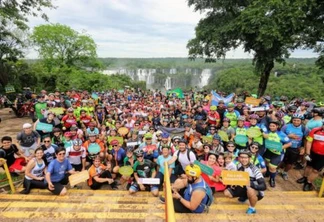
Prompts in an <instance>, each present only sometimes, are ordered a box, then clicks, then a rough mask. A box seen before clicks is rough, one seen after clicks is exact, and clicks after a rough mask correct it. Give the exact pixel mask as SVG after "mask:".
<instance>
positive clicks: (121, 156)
mask: <svg viewBox="0 0 324 222" xmlns="http://www.w3.org/2000/svg"><path fill="white" fill-rule="evenodd" d="M115 152H116V151H115V150H114V149H112V150H111V153H112V155H113V159H115ZM125 157H126V152H125V150H124V149H123V148H119V150H118V151H117V158H116V160H117V162H118V165H119V166H122V165H123V164H124V158H125Z"/></svg>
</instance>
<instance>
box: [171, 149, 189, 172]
mask: <svg viewBox="0 0 324 222" xmlns="http://www.w3.org/2000/svg"><path fill="white" fill-rule="evenodd" d="M186 151H187V158H188V160H189V162H190V152H192V151H191V150H189V149H188V148H187V149H186ZM179 156H180V150H178V153H177V160H176V162H175V168H174V174H175V175H180V174H181V172H182V171H183V169H182V166H181V163H180V162H179Z"/></svg>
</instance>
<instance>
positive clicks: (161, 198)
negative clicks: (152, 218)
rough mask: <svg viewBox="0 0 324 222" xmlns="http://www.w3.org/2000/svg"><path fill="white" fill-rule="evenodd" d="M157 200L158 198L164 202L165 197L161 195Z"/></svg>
mask: <svg viewBox="0 0 324 222" xmlns="http://www.w3.org/2000/svg"><path fill="white" fill-rule="evenodd" d="M159 200H160V202H161V203H163V204H164V203H165V198H164V197H162V196H161V195H160V196H159Z"/></svg>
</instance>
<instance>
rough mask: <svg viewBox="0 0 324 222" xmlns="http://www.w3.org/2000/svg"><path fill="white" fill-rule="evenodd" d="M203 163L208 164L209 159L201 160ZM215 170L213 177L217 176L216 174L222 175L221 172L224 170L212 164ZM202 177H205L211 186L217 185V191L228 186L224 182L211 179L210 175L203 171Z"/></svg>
mask: <svg viewBox="0 0 324 222" xmlns="http://www.w3.org/2000/svg"><path fill="white" fill-rule="evenodd" d="M201 163H202V164H205V165H207V161H201ZM212 168H213V170H214V173H213V175H212V176H213V177H216V176H220V175H221V172H222V169H221V168H220V167H219V166H216V165H214V166H212ZM201 176H202V178H204V180H205V182H206V183H207V184H208V185H209V186H210V187H215V190H216V191H223V190H225V188H226V186H225V185H224V184H223V183H222V182H214V181H211V180H210V179H209V177H208V175H207V174H204V173H202V174H201Z"/></svg>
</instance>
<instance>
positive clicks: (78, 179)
mask: <svg viewBox="0 0 324 222" xmlns="http://www.w3.org/2000/svg"><path fill="white" fill-rule="evenodd" d="M87 179H89V173H88V171H87V170H84V171H81V172H80V173H76V174H72V175H71V176H69V182H70V186H71V187H73V186H75V185H76V184H78V183H82V182H85V181H86V180H87Z"/></svg>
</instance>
